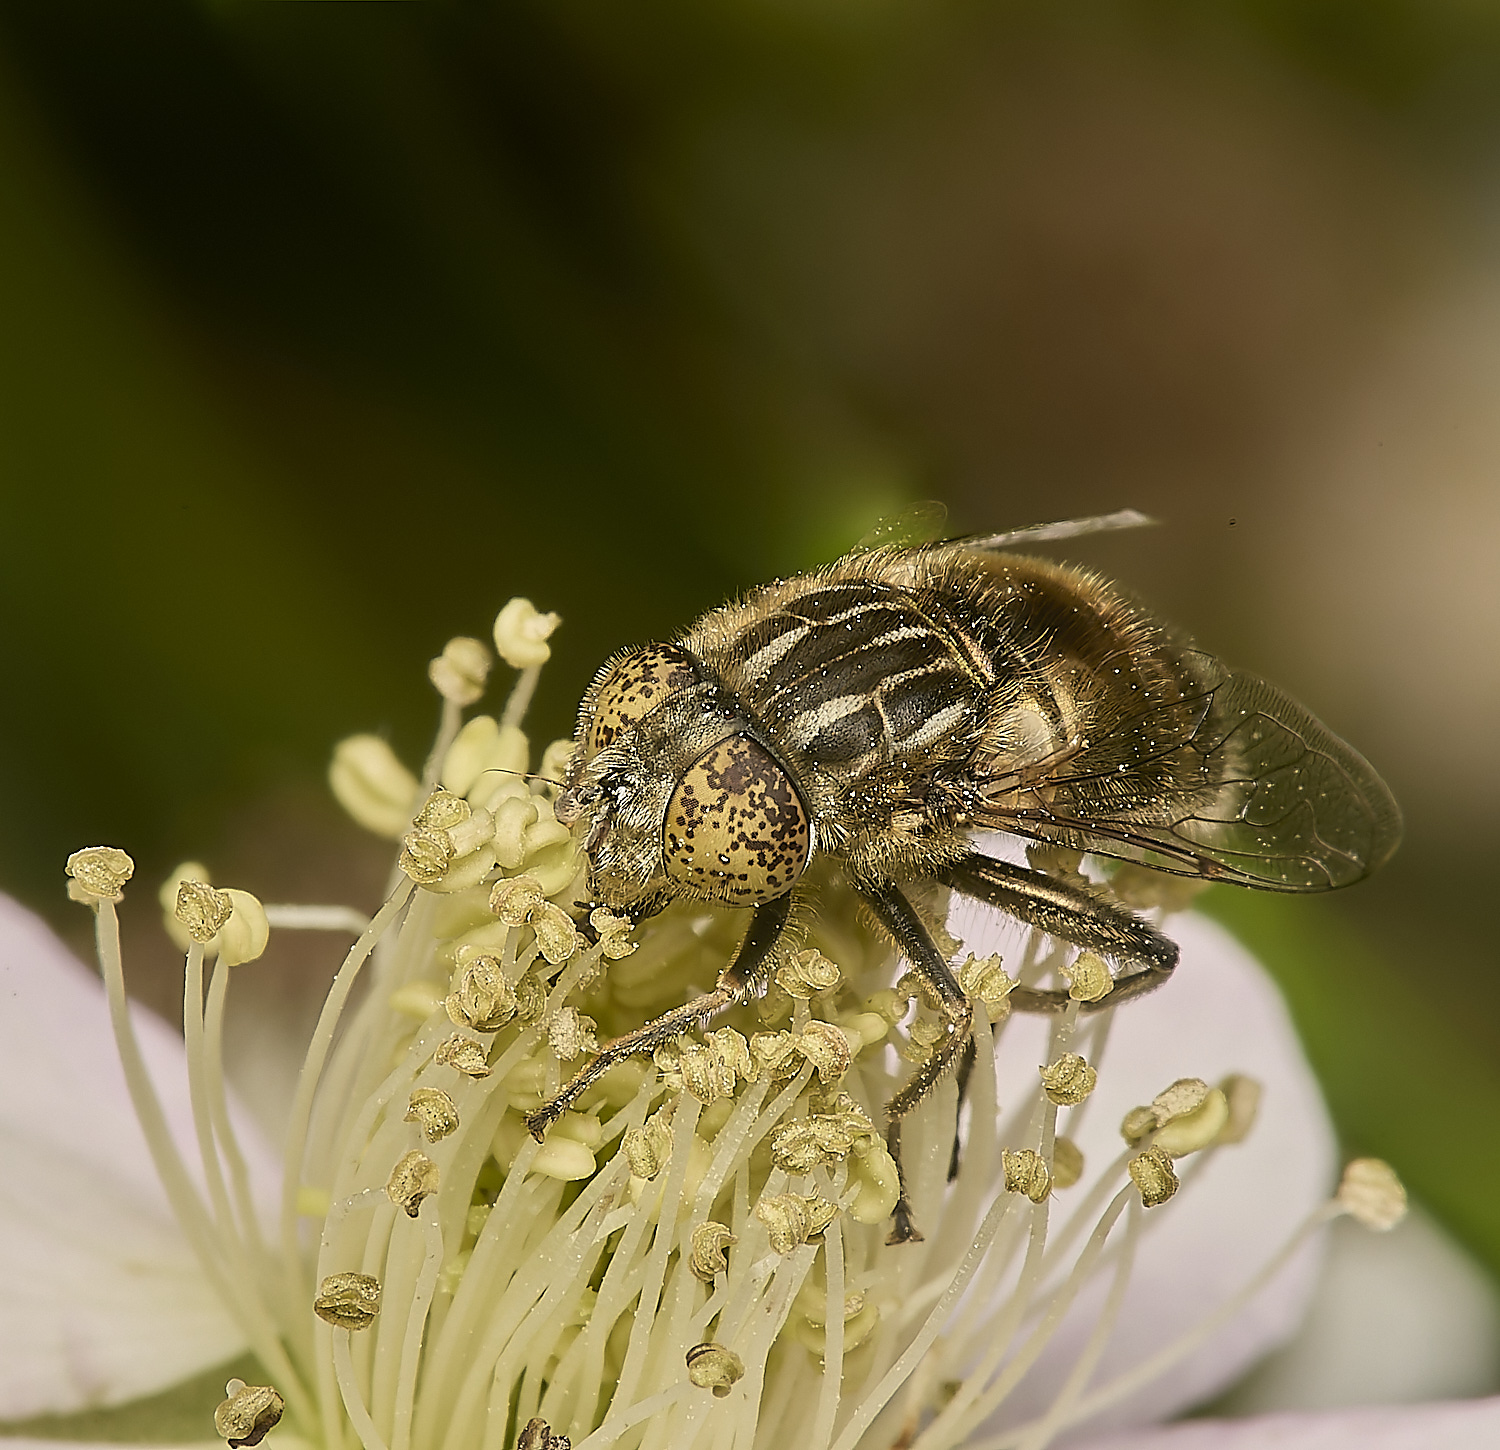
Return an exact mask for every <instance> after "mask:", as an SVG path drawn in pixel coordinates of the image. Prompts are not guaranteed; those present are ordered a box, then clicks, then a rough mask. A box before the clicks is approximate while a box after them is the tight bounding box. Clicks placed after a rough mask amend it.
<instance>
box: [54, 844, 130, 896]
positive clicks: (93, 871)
mask: <svg viewBox="0 0 1500 1450" xmlns="http://www.w3.org/2000/svg"><path fill="white" fill-rule="evenodd" d="M67 871H68V875H69V877H70V878H71V880H70V881H69V882H68V895H69V896H71V897H72V898H73V900H74V901H82V902H84V903H85V904H87V905H93V904H94V903H96V902H99V901H122V900H123V899H124V896H125V883H126V882H127V881H129V880H130V878H131V877H132V876H133V875H134V874H135V862H134V861H132V860H131V859H130V857H129V856H127V855H126V854H125V852H123V851H122V850H120V849H119V848H118V847H117V846H86V847H85V848H84V849H83V850H82V851H74V852H73V854H72V855H71V856H69V857H68V866H67Z"/></svg>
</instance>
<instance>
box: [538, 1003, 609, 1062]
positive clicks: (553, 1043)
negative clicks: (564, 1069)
mask: <svg viewBox="0 0 1500 1450" xmlns="http://www.w3.org/2000/svg"><path fill="white" fill-rule="evenodd" d="M596 1029H597V1024H596V1023H595V1021H594V1019H593V1018H592V1017H588V1016H585V1015H584V1014H583V1013H582V1012H580V1011H579V1010H578V1009H577V1008H576V1007H559V1008H558V1009H557V1012H556V1014H555V1015H554V1016H553V1017H552V1019H551V1020H550V1021H549V1022H548V1023H547V1046H548V1047H550V1048H551V1049H552V1055H553V1056H554V1057H555V1058H556V1059H557V1060H558V1061H559V1062H572V1060H573V1059H574V1058H575V1057H581V1056H582V1055H583V1054H584V1053H585V1052H597V1051H598V1050H599V1034H598V1031H597V1030H596Z"/></svg>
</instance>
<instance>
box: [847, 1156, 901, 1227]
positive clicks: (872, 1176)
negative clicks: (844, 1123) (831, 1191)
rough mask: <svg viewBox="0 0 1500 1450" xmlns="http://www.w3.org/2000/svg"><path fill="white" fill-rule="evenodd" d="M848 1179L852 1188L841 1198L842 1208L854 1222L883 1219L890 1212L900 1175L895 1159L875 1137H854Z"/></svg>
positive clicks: (899, 1183)
mask: <svg viewBox="0 0 1500 1450" xmlns="http://www.w3.org/2000/svg"><path fill="white" fill-rule="evenodd" d="M849 1182H850V1184H851V1185H853V1186H854V1187H855V1189H856V1192H855V1194H854V1197H853V1198H848V1197H846V1198H845V1201H844V1208H845V1210H846V1211H847V1212H848V1214H849V1217H850V1218H852V1219H853V1220H854V1221H855V1222H856V1223H870V1224H873V1223H884V1222H885V1221H886V1219H888V1218H889V1217H890V1216H891V1214H892V1212H893V1211H894V1209H895V1207H896V1200H897V1199H898V1198H900V1196H901V1178H900V1175H899V1174H898V1173H897V1171H896V1160H895V1159H894V1158H892V1157H891V1155H890V1152H889V1150H888V1149H887V1148H886V1146H885V1144H884V1143H882V1142H881V1141H880V1139H879V1138H875V1137H870V1138H861V1139H857V1140H856V1141H855V1144H854V1156H853V1158H852V1160H851V1161H850V1164H849Z"/></svg>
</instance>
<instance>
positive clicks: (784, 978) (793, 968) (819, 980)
mask: <svg viewBox="0 0 1500 1450" xmlns="http://www.w3.org/2000/svg"><path fill="white" fill-rule="evenodd" d="M843 976H844V974H843V973H842V972H841V971H840V970H839V967H838V963H837V962H831V961H829V960H828V958H827V957H825V956H824V955H823V953H822V952H820V951H818V950H817V948H816V947H809V948H808V949H807V950H806V951H801V952H798V953H797V954H796V955H795V956H794V957H793V958H792V959H791V960H790V961H789V962H783V963H782V964H781V966H779V967H777V969H776V972H775V978H776V985H777V986H779V987H780V988H781V990H782V991H783V992H785V993H786V994H787V996H788V997H795V998H796V999H797V1000H798V1001H799V1002H806V1001H809V1000H810V999H811V998H813V997H816V996H818V995H819V994H820V993H823V992H831V991H832V990H833V989H834V988H835V987H837V986H838V984H839V983H840V982H841V981H842V980H843Z"/></svg>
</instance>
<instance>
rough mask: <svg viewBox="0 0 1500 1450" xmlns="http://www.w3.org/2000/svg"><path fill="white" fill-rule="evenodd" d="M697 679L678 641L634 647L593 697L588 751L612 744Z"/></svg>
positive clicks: (596, 750) (591, 752)
mask: <svg viewBox="0 0 1500 1450" xmlns="http://www.w3.org/2000/svg"><path fill="white" fill-rule="evenodd" d="M696 680H697V676H696V675H695V674H694V673H693V666H692V662H691V661H690V660H689V658H688V656H687V655H686V654H685V653H684V652H683V651H682V650H680V649H678V648H677V647H676V646H675V645H670V644H649V645H646V646H645V647H644V648H642V649H638V650H633V651H632V652H631V653H630V654H628V655H626V656H625V658H624V659H622V660H621V661H620V663H619V664H618V665H616V666H615V669H614V673H613V674H611V675H610V677H609V679H608V680H607V681H606V682H605V685H604V688H603V689H601V690H600V691H599V694H598V696H597V697H596V698H595V700H594V713H593V717H592V719H591V720H590V722H589V734H588V740H587V741H586V742H585V743H586V746H587V749H588V753H589V755H590V756H594V755H597V754H598V753H599V752H600V751H601V750H603V749H604V748H605V747H606V746H608V745H613V744H614V742H615V741H616V739H618V738H619V735H620V732H621V731H622V730H628V729H629V728H630V727H631V726H632V725H634V724H636V723H637V721H639V720H640V719H641V717H642V716H643V715H645V714H646V713H647V712H648V711H651V710H654V709H655V708H656V707H657V706H658V705H660V704H661V702H662V701H663V700H665V699H666V698H667V696H668V695H673V694H675V693H676V692H677V691H678V690H685V689H687V688H688V687H689V686H691V685H692V684H694V683H695V682H696Z"/></svg>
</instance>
